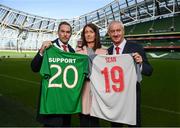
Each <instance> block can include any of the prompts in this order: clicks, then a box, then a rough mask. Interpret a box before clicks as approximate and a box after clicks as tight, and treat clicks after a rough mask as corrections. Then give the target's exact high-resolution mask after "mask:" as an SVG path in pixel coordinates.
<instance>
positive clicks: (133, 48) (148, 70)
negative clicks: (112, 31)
mask: <svg viewBox="0 0 180 128" xmlns="http://www.w3.org/2000/svg"><path fill="white" fill-rule="evenodd" d="M113 48H114V45H112V46H111V47H110V48H108V54H109V55H112V54H113ZM135 52H138V53H139V54H140V55H141V56H142V59H143V63H142V74H143V75H146V76H150V75H151V74H152V71H153V68H152V67H151V65H150V64H149V62H148V59H147V57H146V53H145V51H144V49H143V47H142V46H141V45H139V44H135V43H129V42H128V41H127V42H126V45H125V47H124V50H123V52H122V54H125V53H135Z"/></svg>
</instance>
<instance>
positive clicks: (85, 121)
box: [79, 114, 99, 127]
mask: <svg viewBox="0 0 180 128" xmlns="http://www.w3.org/2000/svg"><path fill="white" fill-rule="evenodd" d="M79 116H80V127H99V119H98V118H96V117H93V116H90V115H84V114H80V115H79Z"/></svg>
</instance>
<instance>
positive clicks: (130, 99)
mask: <svg viewBox="0 0 180 128" xmlns="http://www.w3.org/2000/svg"><path fill="white" fill-rule="evenodd" d="M91 63H92V67H91V70H92V71H91V74H90V81H91V90H92V107H91V111H90V114H91V116H95V117H98V118H101V119H105V120H108V121H112V122H117V123H124V124H130V125H135V124H136V82H137V75H136V69H135V64H134V60H133V58H132V56H131V55H129V54H122V55H95V56H91Z"/></svg>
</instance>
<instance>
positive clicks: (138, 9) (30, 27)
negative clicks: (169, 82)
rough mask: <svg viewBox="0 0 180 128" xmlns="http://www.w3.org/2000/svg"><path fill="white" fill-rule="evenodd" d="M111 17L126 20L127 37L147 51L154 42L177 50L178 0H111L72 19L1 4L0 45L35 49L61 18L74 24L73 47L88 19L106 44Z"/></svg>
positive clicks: (50, 35)
mask: <svg viewBox="0 0 180 128" xmlns="http://www.w3.org/2000/svg"><path fill="white" fill-rule="evenodd" d="M112 20H121V21H122V22H123V23H124V24H125V32H126V38H128V39H130V40H131V41H132V42H135V43H141V44H142V45H143V46H144V47H145V49H147V51H149V50H153V51H154V50H155V49H156V46H158V49H166V48H168V49H169V48H170V50H172V49H174V50H179V42H180V39H179V36H178V34H180V27H179V22H180V1H179V0H126V1H121V0H114V1H112V2H111V3H109V4H108V5H106V6H104V7H102V8H99V9H97V10H95V11H92V12H89V13H87V14H84V15H81V16H78V17H75V18H72V19H52V18H46V17H42V16H37V15H33V14H29V13H26V12H22V11H19V10H15V9H12V8H10V7H7V6H4V5H1V4H0V42H1V43H0V49H1V50H16V51H22V50H28V51H34V50H38V49H39V47H40V46H41V43H42V42H43V41H44V40H50V39H54V38H55V37H56V32H57V27H58V26H57V25H58V24H59V22H61V21H68V22H69V23H70V24H71V25H72V26H73V35H72V38H71V40H70V44H71V45H72V46H73V47H75V46H76V42H77V39H78V38H79V37H80V33H81V31H82V28H83V26H84V25H85V24H87V23H89V22H93V23H94V24H96V25H97V26H98V27H99V28H100V33H101V39H102V44H104V46H105V47H108V46H109V44H110V40H109V39H108V36H107V25H108V23H109V22H110V21H112ZM160 38H161V39H160ZM172 44H173V47H172V46H171V45H172ZM159 46H163V47H159ZM169 46H171V47H169Z"/></svg>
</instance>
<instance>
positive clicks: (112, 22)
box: [108, 20, 124, 31]
mask: <svg viewBox="0 0 180 128" xmlns="http://www.w3.org/2000/svg"><path fill="white" fill-rule="evenodd" d="M114 23H119V24H121V26H122V28H123V29H124V24H123V22H122V21H116V20H114V21H111V22H110V23H109V24H108V31H109V29H110V27H111V25H112V24H114Z"/></svg>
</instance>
